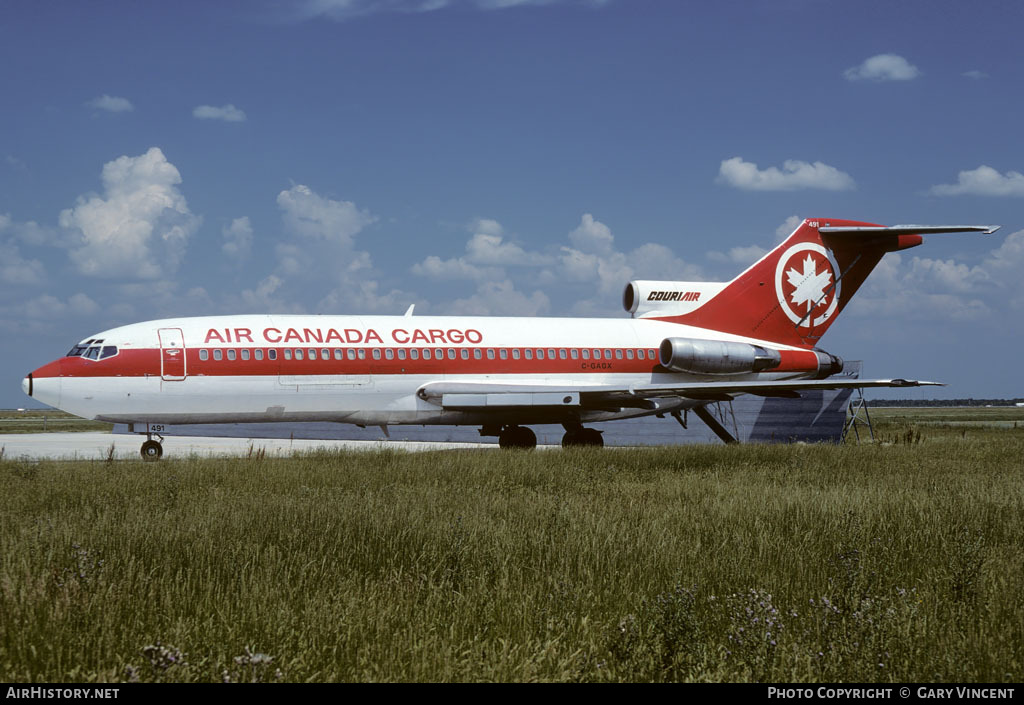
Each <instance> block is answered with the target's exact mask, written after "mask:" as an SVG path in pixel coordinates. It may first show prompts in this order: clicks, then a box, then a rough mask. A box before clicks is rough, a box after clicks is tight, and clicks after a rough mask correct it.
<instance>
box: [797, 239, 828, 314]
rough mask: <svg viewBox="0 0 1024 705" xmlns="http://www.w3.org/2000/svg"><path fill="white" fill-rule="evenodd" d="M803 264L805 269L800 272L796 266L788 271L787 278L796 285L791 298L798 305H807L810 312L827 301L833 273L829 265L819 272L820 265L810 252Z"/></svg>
mask: <svg viewBox="0 0 1024 705" xmlns="http://www.w3.org/2000/svg"><path fill="white" fill-rule="evenodd" d="M802 264H803V268H804V271H802V272H799V271H797V269H796V268H795V267H794V268H793V269H790V270H788V271H787V272H786V278H787V279H788V280H789V285H790V286H792V287H794V289H793V293H792V294H790V300H791V301H792V302H793V304H794V305H796V306H801V305H806V306H807V312H808V313H810V311H811V309H812V308H814V307H815V306H818V305H820V304H823V303H825V290H826V289H827V288H828V287H829V285H830V284H831V283H832V273H831V272H830V271H829V270H828V267H827V266H826V268H825V271H823V272H820V273H819V272H818V265H817V263H815V261H814V258H813V257H811V255H810V254H809V253H808V255H807V257H806V259H804V261H803V263H802Z"/></svg>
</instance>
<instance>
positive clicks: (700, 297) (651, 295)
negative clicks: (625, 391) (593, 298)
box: [622, 281, 725, 318]
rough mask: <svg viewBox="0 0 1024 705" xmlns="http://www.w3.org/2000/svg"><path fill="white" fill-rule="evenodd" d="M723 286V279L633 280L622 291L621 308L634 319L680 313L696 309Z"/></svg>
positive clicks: (677, 314) (678, 314) (679, 314)
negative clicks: (687, 280)
mask: <svg viewBox="0 0 1024 705" xmlns="http://www.w3.org/2000/svg"><path fill="white" fill-rule="evenodd" d="M723 288H725V284H723V283H720V282H661V281H632V282H630V283H629V284H627V285H626V290H625V291H623V292H622V307H623V308H625V309H626V311H628V312H629V313H631V314H633V317H634V318H651V317H654V316H681V315H683V314H685V313H689V312H691V311H695V310H697V309H698V308H700V307H701V306H703V305H704V304H705V303H707V302H708V301H710V300H711V298H712V297H713V296H714V295H715V294H717V293H718V292H720V291H721V290H722V289H723Z"/></svg>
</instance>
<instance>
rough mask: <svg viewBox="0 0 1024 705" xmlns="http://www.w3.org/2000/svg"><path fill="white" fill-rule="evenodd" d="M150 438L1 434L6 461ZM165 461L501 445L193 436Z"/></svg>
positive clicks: (131, 451) (175, 439) (128, 452)
mask: <svg viewBox="0 0 1024 705" xmlns="http://www.w3.org/2000/svg"><path fill="white" fill-rule="evenodd" d="M144 440H145V436H136V435H120V434H111V433H11V434H3V435H0V447H2V448H3V458H4V459H6V460H11V459H18V458H26V459H29V460H43V459H52V460H56V459H62V458H70V459H79V460H101V459H103V460H105V459H106V458H107V454H108V453H109V452H110V446H111V444H113V445H114V457H115V458H118V459H139V458H140V456H139V448H140V447H141V446H142V442H143V441H144ZM163 446H164V458H187V457H188V456H190V455H197V456H200V457H208V456H217V457H231V456H235V457H238V456H244V455H247V454H248V453H249V448H250V446H251V447H252V448H253V449H254V450H259V449H261V448H264V449H266V454H267V455H268V456H279V457H281V456H285V457H286V456H289V455H291V453H292V452H293V451H305V450H314V449H316V448H328V449H332V450H334V449H348V450H376V449H378V448H395V449H399V450H404V451H411V452H416V451H424V450H445V449H452V448H473V449H483V448H493V449H495V450H496V449H497V445H481V444H479V443H425V442H414V441H324V440H307V439H295V440H289V439H287V438H284V439H276V438H257V439H253V440H250V439H248V438H199V437H193V436H167V437H165V438H164V442H163Z"/></svg>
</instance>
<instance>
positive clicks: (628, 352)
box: [626, 348, 633, 360]
mask: <svg viewBox="0 0 1024 705" xmlns="http://www.w3.org/2000/svg"><path fill="white" fill-rule="evenodd" d="M626 359H627V360H632V359H633V350H632V348H630V349H629V350H627V351H626Z"/></svg>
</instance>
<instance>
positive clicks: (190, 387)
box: [26, 315, 815, 425]
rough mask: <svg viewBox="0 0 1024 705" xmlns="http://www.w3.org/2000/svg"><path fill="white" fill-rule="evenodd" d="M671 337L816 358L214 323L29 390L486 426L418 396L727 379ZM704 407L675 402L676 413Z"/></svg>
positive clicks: (349, 319)
mask: <svg viewBox="0 0 1024 705" xmlns="http://www.w3.org/2000/svg"><path fill="white" fill-rule="evenodd" d="M668 337H686V338H694V339H707V340H725V341H735V342H745V343H752V344H758V345H768V346H771V347H773V348H775V349H779V350H784V351H785V350H791V351H795V352H794V354H799V353H803V354H806V352H807V351H805V350H800V349H798V348H789V347H787V346H781V345H778V344H772V343H765V342H764V341H758V340H753V339H750V338H743V337H741V336H736V335H730V334H726V333H718V332H715V331H710V330H706V329H700V328H693V327H690V326H684V325H679V324H677V323H669V322H664V321H660V320H648V319H578V318H572V319H570V318H477V317H428V316H403V317H397V316H326V315H324V316H276V315H248V316H210V317H200V318H180V319H166V320H159V321H149V322H145V323H137V324H133V325H128V326H123V327H120V328H114V329H111V330H108V331H104V332H103V333H99V334H97V335H96V336H94V337H93V338H90V339H88V340H86V341H83V343H82V344H81V345H80V348H82V349H83V350H84V352H83V353H82V354H79V355H76V356H72V357H64V358H60V359H58V360H56V361H54V362H52V363H50V364H49V365H46V366H44V367H42V368H40V369H39V370H36V371H35V372H34V373H33V375H32V377H31V379H29V378H26V387H28V385H29V384H30V385H31V393H32V396H33V397H35V398H36V399H38V400H40V401H42V402H44V403H47V404H50V405H52V406H55V407H58V408H60V409H63V410H65V411H68V412H70V413H72V414H75V415H78V416H82V417H84V418H90V419H100V420H105V421H111V422H126V423H147V424H173V423H222V422H243V421H245V422H259V421H267V422H271V421H337V422H344V423H354V424H360V425H371V424H372V425H383V424H452V425H458V424H482V423H488V422H489V421H492V420H493V415H492V414H490V413H489V412H488V413H484V412H477V411H473V410H468V411H467V410H458V411H452V410H445V409H443V408H442V407H441V406H440V405H439V404H438V403H436V402H435V401H433V400H428V399H426V398H423V397H422V396H421V395H418V394H417V391H418V390H420V389H421V388H422V387H423V386H424V385H426V384H431V383H437V382H453V381H454V382H459V381H471V382H474V383H487V384H495V385H535V386H553V385H557V384H559V383H570V384H573V385H584V386H586V385H594V386H599V385H606V384H613V383H614V384H650V383H672V382H677V381H680V380H693V381H698V380H721V379H723V377H722V376H721V375H694V374H684V373H679V372H672V371H669V370H666V369H665V368H663V367H662V366H661V365H660V364H659V361H658V357H657V351H658V348H659V345H660V344H661V342H662V340H664V339H665V338H668ZM96 341H101V342H96ZM93 350H95V352H93ZM91 358H95V359H91ZM300 358H301V359H300ZM814 372H815V370H814V369H807V368H803V369H801V368H800V367H799V366H796V367H793V366H790V367H789V368H787V367H786V366H785V365H784V366H783V367H782V368H779V369H776V370H773V371H772V372H767V373H747V374H743V375H730V376H729V377H728V379H730V380H738V379H750V380H778V379H794V378H801V377H806V376H809V375H813V374H814ZM26 391H30V390H29V389H28V388H26ZM696 403H699V402H687V401H685V400H680V399H676V400H674V401H673V404H674V405H675V406H674V407H673V408H685V407H686V406H688V405H694V404H696ZM664 411H665V409H664V408H662V409H660V410H659V413H661V412H664ZM648 413H654V412H652V411H648V410H643V409H637V408H625V409H586V410H582V411H580V410H577V412H576V420H578V421H582V422H589V421H599V420H608V419H614V418H626V417H629V416H640V415H644V414H648ZM505 417H506V418H507V422H508V423H544V422H561V421H562V420H563V418H562V416H561V415H560V414H559V413H556V412H552V411H550V410H545V409H530V408H522V409H516V410H508V411H507V412H505Z"/></svg>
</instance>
